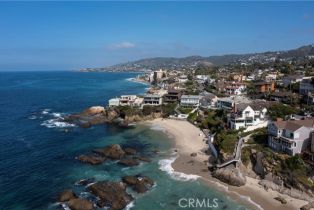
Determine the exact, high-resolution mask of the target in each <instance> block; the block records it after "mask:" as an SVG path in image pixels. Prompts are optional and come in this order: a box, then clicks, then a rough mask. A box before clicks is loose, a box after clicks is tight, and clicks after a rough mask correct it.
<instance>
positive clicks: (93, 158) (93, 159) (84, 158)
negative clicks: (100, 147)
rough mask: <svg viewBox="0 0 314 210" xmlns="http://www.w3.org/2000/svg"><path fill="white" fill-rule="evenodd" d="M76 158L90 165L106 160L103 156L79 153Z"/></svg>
mask: <svg viewBox="0 0 314 210" xmlns="http://www.w3.org/2000/svg"><path fill="white" fill-rule="evenodd" d="M77 159H78V160H79V161H81V162H83V163H88V164H91V165H98V164H101V163H102V162H104V161H105V160H106V158H105V157H99V156H95V155H80V156H79V157H78V158H77Z"/></svg>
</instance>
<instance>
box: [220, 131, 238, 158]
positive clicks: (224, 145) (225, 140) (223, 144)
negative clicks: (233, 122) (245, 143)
mask: <svg viewBox="0 0 314 210" xmlns="http://www.w3.org/2000/svg"><path fill="white" fill-rule="evenodd" d="M237 141H238V132H237V131H235V130H228V131H227V130H222V131H220V132H219V133H218V134H217V139H216V141H215V145H216V146H217V147H218V148H219V149H220V150H221V151H223V152H225V153H227V154H232V153H233V151H234V148H235V145H236V142H237Z"/></svg>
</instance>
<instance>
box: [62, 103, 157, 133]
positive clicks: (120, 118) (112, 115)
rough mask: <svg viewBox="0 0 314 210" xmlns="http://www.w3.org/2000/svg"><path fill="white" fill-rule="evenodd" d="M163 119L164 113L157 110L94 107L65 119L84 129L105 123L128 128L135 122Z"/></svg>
mask: <svg viewBox="0 0 314 210" xmlns="http://www.w3.org/2000/svg"><path fill="white" fill-rule="evenodd" d="M160 117H162V112H161V111H160V110H157V109H151V110H149V111H147V110H146V111H145V112H144V111H143V110H140V109H135V108H130V109H129V111H128V109H127V110H124V109H120V108H119V107H110V108H107V109H106V108H104V107H102V106H93V107H90V108H88V109H86V110H84V111H82V112H80V113H77V114H70V115H68V116H66V117H65V118H64V121H65V122H70V123H74V124H77V125H79V126H81V127H83V128H88V127H90V126H92V125H98V124H104V123H116V124H118V125H121V126H128V125H129V124H132V123H135V122H141V121H146V120H152V119H155V118H160Z"/></svg>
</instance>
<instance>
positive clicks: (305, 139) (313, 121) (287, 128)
mask: <svg viewBox="0 0 314 210" xmlns="http://www.w3.org/2000/svg"><path fill="white" fill-rule="evenodd" d="M267 130H268V146H269V147H270V148H272V149H273V150H275V151H280V152H284V153H287V154H289V155H295V154H298V153H302V152H303V151H305V150H306V149H307V148H308V146H309V144H310V140H309V138H310V137H311V132H313V131H314V118H309V119H304V120H292V121H277V122H272V123H270V124H269V125H268V129H267Z"/></svg>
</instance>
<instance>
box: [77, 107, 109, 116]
mask: <svg viewBox="0 0 314 210" xmlns="http://www.w3.org/2000/svg"><path fill="white" fill-rule="evenodd" d="M105 111H106V110H105V107H103V106H92V107H90V108H88V109H86V110H84V111H83V112H82V115H86V116H88V115H96V114H102V113H104V112H105Z"/></svg>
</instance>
